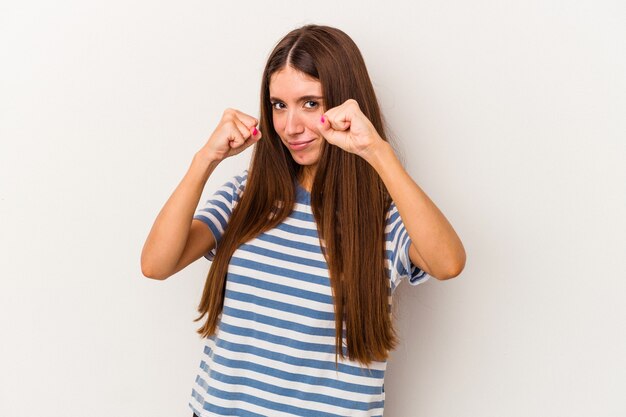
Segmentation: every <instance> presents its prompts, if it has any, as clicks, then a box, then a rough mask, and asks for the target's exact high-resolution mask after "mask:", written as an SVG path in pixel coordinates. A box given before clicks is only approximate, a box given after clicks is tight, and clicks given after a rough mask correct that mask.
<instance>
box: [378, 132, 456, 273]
mask: <svg viewBox="0 0 626 417" xmlns="http://www.w3.org/2000/svg"><path fill="white" fill-rule="evenodd" d="M367 161H368V162H369V163H370V164H371V165H372V167H373V168H374V169H375V170H376V172H378V175H380V177H381V179H382V180H383V183H384V184H385V186H386V187H387V190H388V191H389V194H390V195H391V198H392V200H393V201H394V203H395V204H396V207H397V208H398V212H399V213H400V217H401V218H402V221H403V223H404V226H405V227H406V229H407V232H408V234H409V236H410V238H411V242H412V243H411V247H410V249H409V257H410V258H411V262H413V264H414V265H417V266H418V267H420V269H422V270H424V271H426V273H427V274H428V275H431V276H433V277H435V278H437V279H449V278H454V277H456V276H457V275H459V274H460V273H461V271H462V270H463V268H464V266H465V249H464V248H463V244H462V243H461V240H460V239H459V237H458V236H457V234H456V232H455V231H454V229H453V228H452V226H451V225H450V223H449V222H448V220H447V219H446V218H445V216H444V215H443V213H441V211H439V209H438V208H437V206H435V204H434V203H433V202H432V201H431V200H430V198H428V196H427V195H426V193H424V191H422V189H421V188H420V187H419V186H418V185H417V184H416V183H415V182H414V181H413V179H412V178H411V177H410V176H409V174H408V173H407V172H406V170H405V169H404V168H403V167H402V165H401V163H400V161H399V160H398V158H397V157H396V155H395V153H394V151H393V149H392V148H391V145H389V143H387V142H385V141H383V140H382V139H380V141H379V142H377V146H376V147H375V148H373V151H372V152H371V153H369V154H368V158H367Z"/></svg>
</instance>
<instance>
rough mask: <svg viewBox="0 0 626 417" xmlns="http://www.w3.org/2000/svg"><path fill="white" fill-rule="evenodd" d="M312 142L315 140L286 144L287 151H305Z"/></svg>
mask: <svg viewBox="0 0 626 417" xmlns="http://www.w3.org/2000/svg"><path fill="white" fill-rule="evenodd" d="M314 141H315V139H311V140H307V141H300V142H287V144H288V146H289V149H291V150H294V151H301V150H302V149H305V148H306V147H307V146H309V145H310V144H311V143H313V142H314Z"/></svg>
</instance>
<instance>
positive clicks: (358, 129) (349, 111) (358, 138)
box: [319, 99, 384, 160]
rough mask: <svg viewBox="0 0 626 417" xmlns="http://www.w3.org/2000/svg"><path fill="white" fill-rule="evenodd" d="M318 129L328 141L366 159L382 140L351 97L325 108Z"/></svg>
mask: <svg viewBox="0 0 626 417" xmlns="http://www.w3.org/2000/svg"><path fill="white" fill-rule="evenodd" d="M319 130H320V133H321V134H322V136H324V138H325V139H326V140H327V141H328V143H330V144H332V145H336V146H338V147H340V148H341V149H343V150H344V151H347V152H350V153H354V154H357V155H359V156H360V157H362V158H364V159H366V160H367V159H368V157H369V156H370V155H371V154H373V152H374V150H375V149H376V147H377V146H378V145H380V144H381V142H384V141H383V139H382V138H381V137H380V135H379V134H378V132H377V131H376V128H374V125H372V122H370V121H369V119H368V118H367V117H365V115H364V114H363V112H362V111H361V109H360V107H359V103H357V102H356V100H353V99H349V100H347V101H345V102H344V103H343V104H341V105H339V106H337V107H333V108H332V109H329V110H327V111H326V112H325V113H324V114H323V115H322V119H321V120H320V129H319Z"/></svg>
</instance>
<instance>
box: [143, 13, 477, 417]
mask: <svg viewBox="0 0 626 417" xmlns="http://www.w3.org/2000/svg"><path fill="white" fill-rule="evenodd" d="M252 145H255V148H254V153H253V156H252V161H251V164H250V167H249V169H248V170H245V171H243V172H240V173H238V174H239V175H237V176H235V177H234V178H233V179H232V180H231V181H229V182H228V183H226V184H225V185H224V186H223V187H222V188H220V189H219V190H218V191H217V192H216V193H215V194H214V196H213V197H212V198H211V199H210V200H209V201H207V202H206V204H205V205H203V206H202V207H201V208H200V209H199V210H197V211H195V210H196V208H197V207H198V203H199V199H200V197H201V193H202V190H203V188H204V185H205V183H206V181H207V179H208V178H209V176H210V175H211V173H212V172H213V170H214V169H215V168H216V166H217V165H218V164H219V163H220V161H222V160H224V159H225V158H227V157H230V156H233V155H235V154H238V153H240V152H241V151H242V150H244V149H246V148H247V147H249V146H252ZM194 212H195V215H194ZM202 255H204V256H205V257H206V258H207V259H209V260H212V261H213V262H212V265H211V268H210V271H209V273H208V277H207V280H206V284H205V288H204V293H203V294H202V299H201V301H200V305H199V311H200V317H199V318H198V320H202V327H201V328H200V329H199V333H200V334H201V335H202V336H204V337H206V346H205V347H204V355H203V358H202V362H201V364H200V370H199V373H198V376H197V378H196V381H195V384H194V387H193V390H192V398H191V402H190V406H191V408H192V409H193V412H194V413H195V415H197V416H203V417H205V416H216V415H229V416H316V417H317V416H380V415H382V414H383V406H384V397H385V393H384V388H383V381H384V372H385V368H386V359H387V356H388V354H389V351H390V350H392V349H393V348H394V346H395V345H396V335H395V333H394V330H393V325H392V318H391V314H390V302H391V294H392V292H393V290H394V289H395V288H396V286H397V285H398V284H399V283H400V281H401V280H402V279H408V281H409V282H410V283H412V284H418V283H421V282H424V281H425V280H426V279H428V277H429V276H433V277H435V278H437V279H448V278H452V277H455V276H457V275H458V274H460V273H461V271H462V270H463V267H464V264H465V252H464V249H463V245H462V243H461V241H460V240H459V237H458V236H457V235H456V233H455V232H454V230H453V228H452V226H451V225H450V224H449V223H448V221H447V220H446V218H445V217H444V216H443V214H442V213H441V212H440V211H439V210H438V209H437V207H436V206H435V205H434V204H433V202H432V201H431V200H430V199H429V198H428V197H427V196H426V194H425V193H424V192H423V191H422V190H421V189H420V187H419V186H418V185H417V184H416V183H415V182H414V181H413V180H412V179H411V178H410V177H409V175H408V174H407V173H406V171H405V170H404V169H403V167H402V166H401V164H400V162H399V161H398V158H397V157H396V155H395V154H394V151H393V150H392V148H391V146H390V145H389V144H388V142H387V141H386V137H385V130H384V127H383V122H382V118H381V114H380V110H379V106H378V103H377V100H376V96H375V94H374V89H373V87H372V83H371V81H370V79H369V76H368V73H367V70H366V67H365V63H364V61H363V58H362V56H361V54H360V52H359V50H358V48H357V46H356V45H355V44H354V42H353V41H352V40H351V39H350V38H349V37H348V36H347V35H346V34H345V33H343V32H342V31H340V30H338V29H334V28H331V27H325V26H315V25H308V26H304V27H302V28H299V29H296V30H293V31H292V32H290V33H289V34H287V35H286V36H285V38H283V39H282V40H281V41H280V42H279V43H278V45H277V46H276V47H275V48H274V50H273V51H272V53H271V54H270V57H269V59H268V61H267V65H266V67H265V71H264V74H263V80H262V85H261V113H260V123H259V120H257V119H255V118H254V117H252V116H250V115H247V114H244V113H242V112H240V111H237V110H233V109H228V110H226V111H225V112H224V114H223V117H222V119H221V121H220V123H219V124H218V126H217V128H216V129H215V131H214V132H213V134H212V135H211V137H210V138H209V140H208V141H207V143H206V144H205V145H204V146H203V147H202V148H201V149H200V150H199V151H198V152H197V153H196V154H195V156H194V158H193V161H192V163H191V166H190V168H189V170H188V172H187V173H186V175H185V177H184V178H183V180H182V181H181V183H180V184H179V186H178V187H177V188H176V190H175V191H174V193H173V194H172V196H171V197H170V198H169V200H168V201H167V203H166V204H165V206H164V207H163V209H162V210H161V212H160V213H159V215H158V217H157V219H156V221H155V223H154V225H153V227H152V230H151V231H150V234H149V236H148V238H147V241H146V243H145V246H144V249H143V252H142V257H141V265H142V271H143V273H144V275H145V276H147V277H150V278H155V279H165V278H167V277H169V276H171V275H172V274H174V273H176V272H178V271H180V270H181V269H183V268H185V267H186V266H187V265H189V264H190V263H192V262H194V261H195V260H197V259H198V258H200V257H202Z"/></svg>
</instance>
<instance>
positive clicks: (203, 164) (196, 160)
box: [189, 151, 221, 179]
mask: <svg viewBox="0 0 626 417" xmlns="http://www.w3.org/2000/svg"><path fill="white" fill-rule="evenodd" d="M220 162H221V159H219V158H217V157H215V156H214V155H211V154H208V153H206V152H203V151H198V152H197V153H196V154H195V155H194V157H193V159H192V161H191V166H190V167H189V170H190V171H194V172H197V173H198V174H200V175H202V176H203V177H205V178H206V179H208V178H209V175H211V173H212V172H213V171H214V170H215V168H216V167H217V166H218V165H219V163H220Z"/></svg>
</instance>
